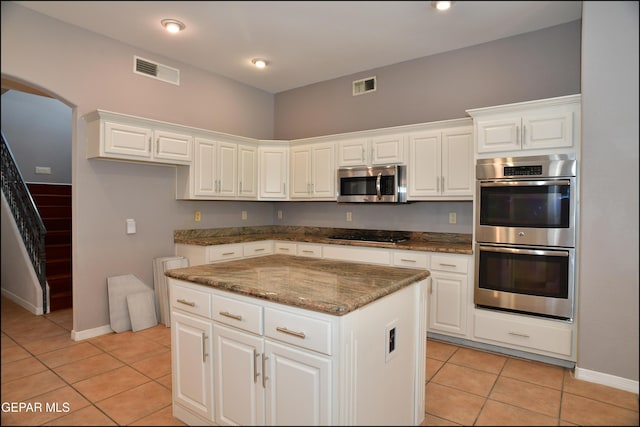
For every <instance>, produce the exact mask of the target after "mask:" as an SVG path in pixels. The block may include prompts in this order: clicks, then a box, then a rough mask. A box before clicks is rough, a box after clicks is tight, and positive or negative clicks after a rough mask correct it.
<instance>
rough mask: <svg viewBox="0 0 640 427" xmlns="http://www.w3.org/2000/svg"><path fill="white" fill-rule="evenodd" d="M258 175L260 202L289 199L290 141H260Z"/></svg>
mask: <svg viewBox="0 0 640 427" xmlns="http://www.w3.org/2000/svg"><path fill="white" fill-rule="evenodd" d="M258 175H259V179H258V182H259V187H260V189H259V194H258V198H259V199H260V200H287V199H288V198H289V197H288V188H287V187H288V182H289V141H260V146H259V147H258Z"/></svg>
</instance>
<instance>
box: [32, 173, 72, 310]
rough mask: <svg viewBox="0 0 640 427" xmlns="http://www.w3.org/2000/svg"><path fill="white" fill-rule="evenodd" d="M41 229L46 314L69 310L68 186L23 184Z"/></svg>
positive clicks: (69, 240)
mask: <svg viewBox="0 0 640 427" xmlns="http://www.w3.org/2000/svg"><path fill="white" fill-rule="evenodd" d="M27 187H28V188H29V191H30V192H31V197H32V198H33V200H34V202H35V204H36V207H37V208H38V211H39V212H40V216H41V218H42V221H43V222H44V225H45V228H46V229H47V235H46V238H45V252H46V276H47V283H48V284H49V307H50V308H49V310H50V311H56V310H63V309H65V308H71V307H72V306H73V303H72V293H71V285H72V269H71V185H60V184H33V183H31V184H29V183H28V184H27Z"/></svg>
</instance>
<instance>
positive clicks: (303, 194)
mask: <svg viewBox="0 0 640 427" xmlns="http://www.w3.org/2000/svg"><path fill="white" fill-rule="evenodd" d="M310 177H311V149H310V148H309V147H293V148H291V194H290V195H291V198H292V199H293V198H305V199H307V198H309V197H310V193H311V182H310Z"/></svg>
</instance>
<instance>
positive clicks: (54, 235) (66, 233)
mask: <svg viewBox="0 0 640 427" xmlns="http://www.w3.org/2000/svg"><path fill="white" fill-rule="evenodd" d="M59 244H71V230H47V235H46V236H45V246H48V245H59Z"/></svg>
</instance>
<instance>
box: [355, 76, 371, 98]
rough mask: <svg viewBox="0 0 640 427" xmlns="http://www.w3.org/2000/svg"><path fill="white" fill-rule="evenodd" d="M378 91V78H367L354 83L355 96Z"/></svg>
mask: <svg viewBox="0 0 640 427" xmlns="http://www.w3.org/2000/svg"><path fill="white" fill-rule="evenodd" d="M375 91H376V77H375V76H373V77H367V78H366V79H361V80H356V81H354V82H353V96H356V95H362V94H365V93H369V92H375Z"/></svg>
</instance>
